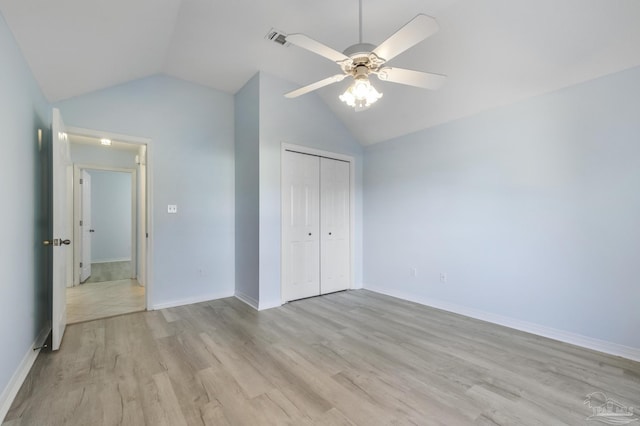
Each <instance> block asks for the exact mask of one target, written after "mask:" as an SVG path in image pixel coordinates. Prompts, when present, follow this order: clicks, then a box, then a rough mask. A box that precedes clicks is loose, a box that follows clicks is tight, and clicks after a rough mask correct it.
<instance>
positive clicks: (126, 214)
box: [88, 170, 131, 263]
mask: <svg viewBox="0 0 640 426" xmlns="http://www.w3.org/2000/svg"><path fill="white" fill-rule="evenodd" d="M88 173H89V175H90V176H91V228H92V229H94V230H95V232H94V233H93V234H92V240H91V262H92V263H95V262H113V261H122V260H131V173H124V172H111V171H103V170H89V171H88Z"/></svg>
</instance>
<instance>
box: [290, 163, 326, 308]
mask: <svg viewBox="0 0 640 426" xmlns="http://www.w3.org/2000/svg"><path fill="white" fill-rule="evenodd" d="M319 160H320V159H319V157H315V156H312V155H304V154H298V153H295V152H290V151H286V152H285V153H284V156H283V159H282V161H283V165H282V218H283V220H282V238H283V241H282V248H283V253H282V257H283V263H282V265H283V268H282V283H283V285H282V297H283V300H285V301H290V300H296V299H302V298H305V297H311V296H317V295H319V294H320V264H319V257H320V236H319V231H320V218H319V213H320V206H319V201H320V194H319V190H320V179H319V176H320V174H319V172H320V161H319Z"/></svg>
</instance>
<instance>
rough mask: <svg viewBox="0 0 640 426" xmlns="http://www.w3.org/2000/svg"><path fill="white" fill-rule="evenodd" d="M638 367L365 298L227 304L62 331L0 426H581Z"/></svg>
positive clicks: (636, 398)
mask: <svg viewBox="0 0 640 426" xmlns="http://www.w3.org/2000/svg"><path fill="white" fill-rule="evenodd" d="M596 391H599V392H604V393H606V395H607V396H608V397H609V398H612V399H615V400H617V401H619V402H620V403H623V404H626V405H628V406H633V407H640V363H636V362H632V361H628V360H624V359H621V358H618V357H613V356H608V355H604V354H600V353H597V352H593V351H590V350H585V349H581V348H577V347H575V346H571V345H567V344H563V343H559V342H555V341H552V340H549V339H545V338H541V337H536V336H532V335H529V334H526V333H522V332H518V331H514V330H511V329H508V328H504V327H500V326H496V325H492V324H488V323H485V322H481V321H477V320H472V319H468V318H465V317H462V316H458V315H455V314H450V313H446V312H443V311H439V310H435V309H431V308H427V307H424V306H420V305H416V304H413V303H410V302H406V301H402V300H398V299H394V298H391V297H387V296H382V295H379V294H376V293H372V292H369V291H365V290H357V291H350V292H343V293H336V294H333V295H328V296H324V297H319V298H313V299H307V300H302V301H298V302H293V303H289V304H287V305H285V306H283V307H281V308H276V309H270V310H266V311H262V312H256V311H254V310H253V309H252V308H250V307H248V306H247V305H245V304H243V303H242V302H240V301H239V300H237V299H234V298H229V299H222V300H217V301H212V302H206V303H200V304H195V305H190V306H184V307H178V308H172V309H165V310H162V311H151V312H144V313H137V314H131V315H125V316H120V317H114V318H109V319H105V320H99V321H92V322H86V323H82V324H77V325H73V326H70V327H68V328H67V332H66V335H65V337H64V341H63V343H62V348H61V350H60V351H59V352H58V353H41V354H40V355H39V357H38V359H37V361H36V363H35V365H34V367H33V369H32V371H31V373H30V374H29V376H28V378H27V380H26V381H25V383H24V385H23V387H22V389H21V390H20V392H19V394H18V396H17V397H16V399H15V401H14V404H13V406H12V407H11V410H10V411H9V413H8V416H7V418H6V423H5V425H10V426H18V425H20V426H26V425H145V424H146V425H170V426H179V425H233V426H237V425H252V426H255V425H363V426H370V425H395V424H397V425H405V424H406V425H449V426H452V425H453V426H455V425H545V426H556V425H558V426H559V425H586V424H592V425H593V424H598V423H597V422H587V420H586V418H587V417H588V416H589V415H590V414H592V411H591V409H590V408H589V407H587V406H586V405H584V403H583V402H584V401H585V399H586V397H587V395H588V394H590V393H592V392H596Z"/></svg>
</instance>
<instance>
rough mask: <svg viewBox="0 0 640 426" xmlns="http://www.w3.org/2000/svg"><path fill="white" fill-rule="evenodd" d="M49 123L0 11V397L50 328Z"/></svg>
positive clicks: (46, 107) (43, 103)
mask: <svg viewBox="0 0 640 426" xmlns="http://www.w3.org/2000/svg"><path fill="white" fill-rule="evenodd" d="M50 126H51V110H50V108H49V105H48V104H47V102H46V100H45V99H44V97H43V95H42V93H41V92H40V89H39V88H38V86H37V84H36V82H35V80H34V78H33V75H32V74H31V70H30V69H29V67H28V66H27V63H26V62H25V60H24V58H23V56H22V54H21V52H20V50H19V49H18V46H17V44H16V43H15V41H14V39H13V36H12V35H11V33H10V31H9V28H8V27H7V24H6V23H5V21H4V18H3V17H2V15H1V14H0V129H1V131H0V134H1V136H0V148H1V150H2V154H0V200H2V201H1V202H2V206H3V209H2V216H1V217H2V220H0V236H2V241H3V244H0V341H1V342H2V344H0V396H2V395H3V394H4V392H5V391H6V388H7V385H8V384H9V381H10V380H11V377H12V376H13V375H14V373H15V372H16V371H17V369H18V366H19V365H20V363H21V361H22V360H23V359H24V358H25V357H26V355H28V354H29V353H31V350H32V347H33V344H34V342H35V340H36V337H37V336H38V335H39V334H41V332H42V331H43V330H45V329H46V328H47V327H49V328H50V326H51V323H50V318H49V316H50V313H49V311H48V309H49V308H48V298H49V295H48V294H49V293H48V289H47V288H46V277H45V275H44V273H45V271H46V270H47V267H46V265H47V261H48V259H49V255H50V251H47V249H46V248H45V247H43V246H42V240H43V239H46V238H47V233H48V208H49V200H48V198H47V197H46V196H43V191H45V190H46V188H47V185H45V184H44V182H43V178H44V177H45V176H46V175H47V172H48V169H47V164H46V162H45V163H41V154H40V152H39V150H38V140H37V136H36V135H37V129H39V128H40V129H44V130H45V132H44V136H45V143H44V146H43V149H44V151H45V152H48V151H49V149H50V146H49V143H48V138H50V134H51V132H50V130H49V129H50ZM1 416H2V414H0V417H1ZM0 420H1V418H0Z"/></svg>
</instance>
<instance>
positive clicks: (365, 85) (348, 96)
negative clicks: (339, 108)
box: [339, 77, 382, 108]
mask: <svg viewBox="0 0 640 426" xmlns="http://www.w3.org/2000/svg"><path fill="white" fill-rule="evenodd" d="M381 97H382V93H379V92H378V91H377V90H376V88H375V87H373V86H372V85H371V83H370V82H369V79H368V78H366V77H365V78H356V80H355V81H354V82H353V84H351V86H349V88H348V89H347V90H345V92H344V93H343V94H342V95H340V96H339V98H340V100H341V101H342V102H344V103H345V104H347V105H349V106H350V107H354V108H365V107H368V106H371V105H372V104H374V103H375V102H376V101H377V100H378V99H380V98H381Z"/></svg>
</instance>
